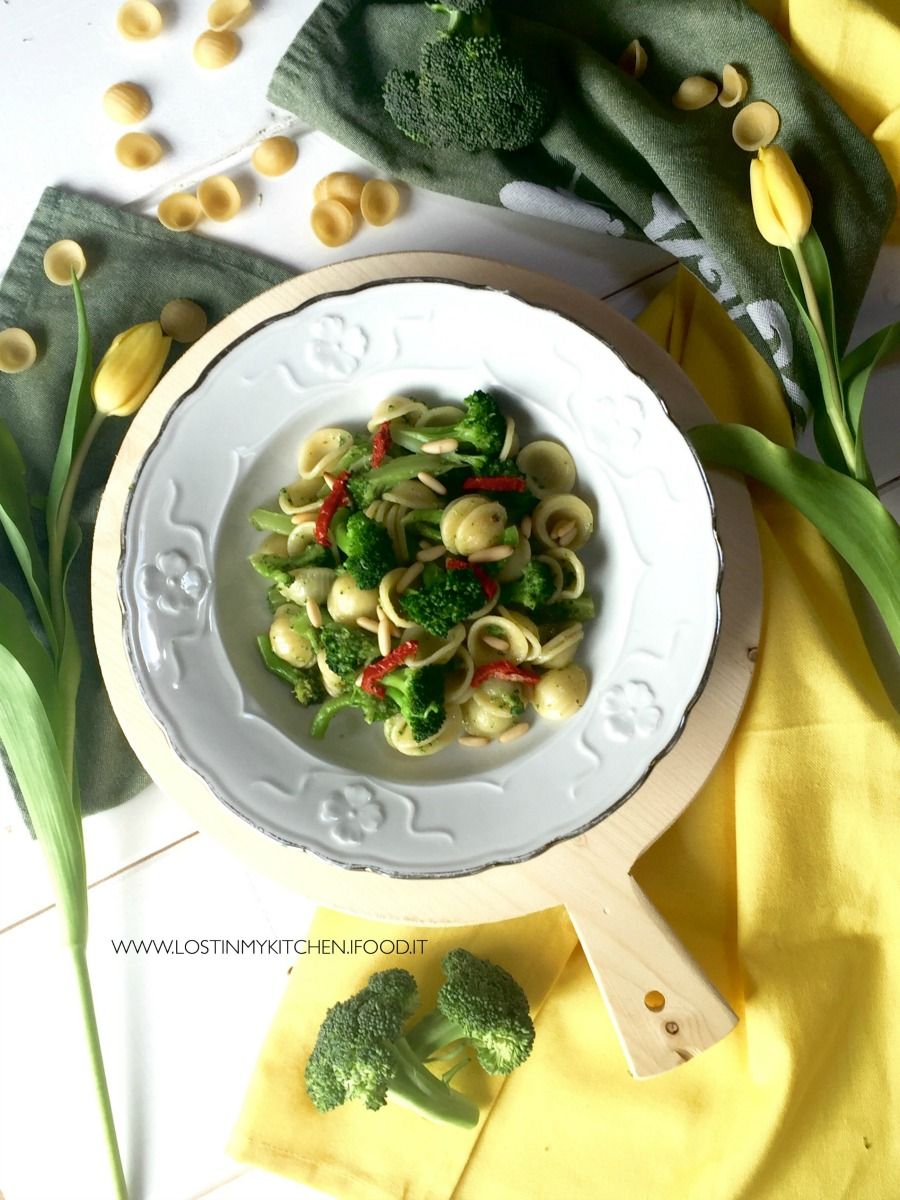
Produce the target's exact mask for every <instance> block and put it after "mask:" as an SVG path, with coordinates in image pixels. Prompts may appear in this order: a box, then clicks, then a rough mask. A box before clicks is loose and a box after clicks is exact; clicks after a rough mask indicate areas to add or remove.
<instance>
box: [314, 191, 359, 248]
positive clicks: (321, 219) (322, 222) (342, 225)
mask: <svg viewBox="0 0 900 1200" xmlns="http://www.w3.org/2000/svg"><path fill="white" fill-rule="evenodd" d="M309 227H310V229H311V230H312V231H313V233H314V234H315V235H316V237H317V238H318V239H319V241H320V242H322V244H323V245H325V246H331V247H334V246H343V245H344V243H345V242H348V241H349V240H350V238H351V237H352V235H353V213H352V212H351V211H350V209H349V208H347V207H346V205H344V204H342V203H341V201H340V200H320V201H319V203H318V204H316V205H315V206H314V207H313V210H312V212H311V213H310V214H309Z"/></svg>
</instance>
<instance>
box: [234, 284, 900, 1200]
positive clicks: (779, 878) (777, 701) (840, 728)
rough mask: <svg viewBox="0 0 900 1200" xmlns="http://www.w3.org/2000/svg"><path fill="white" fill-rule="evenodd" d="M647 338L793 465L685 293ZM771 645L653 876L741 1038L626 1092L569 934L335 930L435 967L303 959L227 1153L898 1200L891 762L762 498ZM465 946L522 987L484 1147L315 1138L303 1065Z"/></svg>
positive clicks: (885, 735) (412, 1195)
mask: <svg viewBox="0 0 900 1200" xmlns="http://www.w3.org/2000/svg"><path fill="white" fill-rule="evenodd" d="M641 323H642V324H643V326H644V328H645V329H646V330H647V331H648V332H649V333H650V334H651V335H652V336H653V337H655V338H656V339H657V340H658V341H659V342H661V343H662V344H663V345H664V346H666V347H667V349H668V350H669V351H670V352H671V353H672V355H673V356H674V357H675V358H676V359H678V360H679V361H680V362H681V363H682V365H683V366H684V368H685V369H686V371H687V372H688V374H689V375H690V376H691V377H692V378H693V379H694V381H695V383H697V385H698V386H699V387H700V390H701V391H702V392H703V394H704V396H705V397H706V399H707V401H708V403H709V404H710V405H711V407H713V408H714V410H715V411H716V414H717V415H718V416H719V417H720V418H721V419H724V420H745V421H748V422H750V423H753V424H756V425H757V426H758V427H759V428H762V429H764V430H765V432H766V433H768V434H769V436H771V437H773V438H777V439H779V440H782V441H787V440H788V439H789V437H790V431H789V429H788V428H787V423H786V418H785V410H784V405H783V403H782V401H781V398H780V396H779V394H778V390H777V385H776V383H775V380H774V377H773V376H772V375H771V374H770V372H769V370H768V368H767V367H766V366H765V364H764V363H763V361H762V360H761V359H760V358H759V357H758V355H757V354H756V352H755V351H754V350H752V349H751V347H750V346H749V344H748V343H747V342H746V341H745V340H744V339H743V337H742V336H741V335H740V333H739V332H738V331H737V330H736V328H735V327H734V326H733V325H732V324H731V322H730V321H729V320H728V318H727V317H726V316H725V314H724V313H723V312H722V310H721V309H720V308H719V307H718V306H717V305H716V303H715V302H714V301H713V300H712V299H711V298H710V297H709V295H708V294H707V293H706V292H705V291H703V290H702V289H701V288H700V287H699V285H697V283H696V282H695V281H694V280H693V278H692V277H691V276H689V275H687V274H686V273H684V272H682V273H681V274H680V275H679V277H678V279H677V280H676V283H675V284H674V285H673V287H671V288H670V289H668V290H667V291H666V292H665V293H663V295H662V296H661V297H659V298H658V299H657V301H655V302H654V304H652V305H651V307H650V309H649V310H648V311H647V312H646V313H645V314H644V317H643V318H642V321H641ZM754 504H755V509H756V513H757V519H758V529H759V537H760V543H761V547H762V553H763V560H764V571H765V606H766V619H765V635H764V640H763V644H762V646H761V647H760V652H759V660H758V667H757V676H756V680H755V683H754V686H753V689H752V691H751V695H750V698H749V701H748V704H747V708H746V711H745V713H744V716H743V718H742V720H741V723H740V725H739V728H738V731H737V733H736V735H735V737H734V739H733V741H732V744H731V746H730V748H729V750H728V752H727V753H726V755H725V757H724V759H723V760H722V762H721V763H720V764H719V766H718V767H717V769H716V771H715V773H714V775H713V776H712V778H711V779H710V780H709V782H708V784H707V786H706V787H705V788H704V789H703V791H702V792H701V794H700V795H699V796H698V798H697V799H696V800H695V802H694V803H693V805H692V806H691V807H690V808H689V809H688V811H687V812H686V813H685V815H684V816H683V817H682V818H681V820H679V821H678V822H677V823H676V824H675V825H674V826H673V828H672V829H671V830H670V831H669V832H668V833H667V834H666V835H665V837H663V838H662V839H661V840H660V842H659V843H657V845H656V846H654V847H653V848H652V850H651V851H650V853H649V854H648V855H647V856H646V857H645V858H644V859H643V860H642V862H641V863H640V864H639V872H638V876H639V879H640V882H641V884H642V886H643V887H644V888H645V889H646V890H647V891H648V893H649V894H650V896H651V897H652V898H653V899H654V901H655V903H656V904H657V905H658V906H659V908H660V910H661V911H662V912H663V913H664V914H665V916H666V917H667V918H668V919H669V920H670V921H671V923H672V924H673V926H674V928H675V930H676V932H677V933H678V934H679V936H680V937H681V938H682V939H683V940H684V942H685V944H686V945H687V946H688V948H689V949H690V950H691V952H692V953H693V954H694V955H695V956H696V958H697V959H698V961H699V962H700V964H701V965H702V966H703V967H704V969H705V970H706V971H707V973H708V974H709V975H710V977H711V978H712V980H713V982H714V983H715V984H716V985H717V986H718V987H719V988H720V990H721V991H723V993H724V994H725V995H726V997H727V998H728V999H729V1001H730V1003H731V1004H732V1005H733V1007H734V1008H735V1009H736V1011H737V1012H738V1014H739V1015H740V1017H741V1021H740V1023H739V1025H738V1027H737V1029H736V1030H735V1032H734V1033H732V1034H731V1035H730V1036H729V1037H728V1038H726V1039H725V1041H723V1042H722V1043H720V1044H719V1045H718V1046H716V1047H715V1048H713V1049H712V1050H710V1051H708V1052H707V1053H706V1054H704V1055H702V1056H700V1057H698V1058H696V1059H694V1060H693V1061H692V1062H691V1063H689V1064H687V1065H686V1066H684V1067H680V1068H679V1069H678V1070H676V1071H673V1072H670V1073H669V1074H667V1075H665V1076H662V1077H659V1078H657V1079H653V1080H649V1081H644V1082H640V1083H638V1082H636V1081H634V1080H633V1079H631V1077H630V1076H629V1075H628V1074H627V1071H626V1069H625V1063H624V1059H623V1057H622V1053H621V1050H620V1048H619V1045H618V1042H617V1041H616V1038H615V1035H614V1033H613V1029H612V1026H611V1023H610V1022H609V1020H608V1018H607V1016H606V1013H605V1011H604V1009H603V1005H602V1001H601V999H600V995H599V993H598V991H597V988H596V985H595V983H594V981H593V979H592V977H591V974H590V971H589V969H588V967H587V964H586V962H585V959H584V956H583V955H582V953H581V951H580V949H579V948H578V947H577V944H576V941H575V938H574V935H573V934H572V931H571V927H570V926H569V923H568V921H567V919H566V917H565V914H564V913H563V912H562V911H561V910H558V909H557V910H553V911H551V912H549V913H543V914H538V915H536V916H533V917H525V918H521V919H520V920H517V921H510V922H503V923H501V924H498V925H485V926H480V927H475V928H466V929H440V930H434V929H427V928H420V929H412V930H411V929H406V928H403V929H397V928H392V927H386V926H382V925H377V924H374V923H370V922H360V921H358V920H354V919H352V918H347V917H341V916H339V915H337V914H334V913H329V912H324V911H323V912H321V913H319V915H318V916H317V918H316V921H315V924H314V928H313V933H312V935H311V936H312V937H316V938H321V937H337V938H340V937H343V936H356V937H366V936H371V937H379V936H387V937H395V936H402V937H406V938H413V937H425V938H428V939H429V943H428V949H427V954H426V956H425V957H423V958H422V959H395V960H371V959H360V958H358V957H357V958H321V959H314V958H309V959H305V960H303V962H302V963H301V964H299V965H298V966H297V967H296V968H295V970H294V972H293V974H292V976H291V980H290V984H289V986H288V989H287V992H286V995H285V997H284V1000H283V1003H282V1005H281V1007H280V1009H279V1011H278V1013H277V1015H276V1018H275V1020H274V1022H273V1025H272V1028H271V1030H270V1032H269V1035H268V1037H267V1039H266V1043H265V1046H264V1048H263V1051H262V1055H261V1058H260V1061H259V1064H258V1066H257V1069H256V1072H255V1074H254V1077H253V1080H252V1082H251V1085H250V1089H249V1091H248V1094H247V1098H246V1102H245V1104H244V1108H243V1111H242V1113H241V1115H240V1118H239V1121H238V1124H237V1127H236V1129H235V1130H234V1133H233V1135H232V1138H231V1142H230V1146H229V1149H230V1152H231V1153H232V1154H233V1155H234V1156H235V1157H236V1158H238V1159H240V1160H241V1161H243V1162H247V1163H252V1164H255V1165H258V1166H262V1167H266V1168H269V1169H271V1170H275V1171H279V1172H281V1173H282V1174H285V1175H288V1176H289V1177H291V1178H294V1179H297V1180H302V1181H304V1182H307V1183H309V1184H311V1185H313V1186H315V1187H318V1188H321V1189H323V1190H324V1191H326V1192H329V1193H332V1194H333V1195H335V1196H338V1197H341V1198H342V1200H345V1198H346V1200H397V1198H399V1197H402V1198H403V1200H450V1198H451V1197H452V1198H453V1200H486V1198H487V1197H490V1200H513V1198H515V1200H520V1198H521V1197H529V1198H531V1197H535V1198H538V1200H544V1198H547V1200H557V1198H558V1200H643V1198H645V1197H647V1198H650V1197H652V1198H653V1200H784V1197H786V1196H791V1197H793V1198H796V1200H823V1198H825V1197H827V1198H828V1200H839V1198H842V1197H848V1198H850V1197H852V1198H853V1200H892V1197H894V1196H897V1195H900V1183H898V1180H900V1141H898V1139H897V1137H896V1131H895V1127H894V1121H895V1111H894V1108H895V1103H896V1096H897V1094H898V1093H900V1006H898V1005H897V1004H896V1003H895V998H896V996H897V995H900V937H898V930H900V872H898V871H897V868H896V864H897V863H898V862H900V822H898V820H897V801H898V795H897V793H898V788H897V782H898V778H900V739H898V737H897V724H896V719H895V715H894V713H893V710H892V709H891V707H890V704H889V702H888V701H887V699H886V697H885V696H884V694H883V692H882V690H881V687H880V684H879V682H878V680H877V678H876V676H875V673H874V671H873V669H872V666H871V663H870V661H869V659H868V656H867V653H866V650H865V648H864V646H863V644H862V641H861V638H860V635H859V633H858V631H857V628H856V625H855V623H854V619H853V616H852V613H851V611H850V608H849V605H848V601H847V598H846V593H845V591H844V586H843V581H842V577H841V574H840V571H839V569H838V567H837V565H836V563H835V561H834V559H833V558H832V556H831V554H830V552H829V551H828V549H827V548H826V547H825V545H824V544H823V542H822V541H821V539H820V538H819V537H818V535H817V534H816V533H815V531H814V530H813V529H812V527H811V526H809V525H808V524H806V522H805V521H804V520H803V519H802V518H801V517H799V516H798V515H797V514H796V513H794V511H793V510H792V509H790V508H789V507H788V506H787V505H785V504H783V503H782V502H781V501H779V500H777V499H776V498H775V497H773V496H772V495H771V494H768V493H766V492H765V491H764V490H763V489H754ZM459 944H465V945H468V946H470V947H471V948H472V949H473V950H474V951H475V952H476V953H480V954H483V955H485V956H486V957H489V958H493V959H495V960H496V961H499V962H500V963H502V964H503V965H504V966H506V967H507V968H508V969H510V970H512V971H513V972H514V973H515V974H516V975H517V976H519V978H521V979H522V981H523V983H524V984H525V987H526V990H527V991H528V993H529V997H530V999H531V1001H532V1003H533V1004H535V1005H536V1006H539V1007H538V1012H537V1020H536V1024H537V1040H536V1045H535V1050H534V1053H533V1055H532V1058H531V1059H530V1060H529V1062H528V1063H527V1064H526V1065H525V1066H524V1067H523V1068H522V1069H521V1070H520V1071H518V1072H517V1073H515V1074H513V1075H512V1076H510V1078H509V1079H507V1080H506V1081H502V1083H501V1081H491V1083H490V1084H489V1085H486V1084H485V1083H484V1081H481V1080H478V1079H477V1078H476V1079H475V1081H474V1083H473V1081H469V1082H468V1083H467V1082H466V1075H467V1074H468V1072H463V1073H462V1074H461V1075H459V1076H458V1077H457V1079H456V1080H455V1081H454V1083H455V1084H456V1085H460V1086H462V1087H463V1089H466V1088H467V1087H473V1086H474V1088H475V1090H474V1092H473V1093H471V1094H473V1095H474V1096H475V1097H476V1098H477V1099H479V1101H480V1102H481V1103H482V1105H483V1106H484V1108H485V1113H486V1115H485V1117H484V1118H483V1119H482V1123H481V1125H480V1126H479V1128H478V1129H477V1130H475V1131H473V1132H472V1133H464V1132H461V1131H457V1130H455V1129H453V1130H451V1129H442V1128H440V1127H438V1126H432V1125H431V1124H429V1123H428V1122H426V1121H423V1120H422V1119H420V1118H417V1117H415V1116H413V1115H412V1114H409V1113H407V1112H404V1111H397V1112H394V1111H387V1110H384V1111H382V1112H379V1113H376V1114H373V1113H369V1112H367V1111H365V1110H364V1109H363V1108H362V1107H361V1106H347V1107H345V1108H343V1109H341V1110H339V1111H337V1112H335V1113H331V1114H328V1115H325V1116H323V1115H321V1114H318V1113H316V1112H315V1110H314V1109H313V1108H312V1107H311V1105H310V1104H309V1101H308V1100H307V1098H306V1096H305V1093H304V1089H303V1078H302V1072H303V1066H304V1064H305V1060H306V1057H307V1055H308V1053H309V1050H310V1048H311V1045H312V1042H313V1040H314V1038H315V1034H316V1030H317V1028H318V1024H319V1022H320V1020H321V1018H322V1016H323V1015H324V1012H325V1010H326V1008H327V1007H328V1006H329V1005H330V1004H332V1003H333V1002H334V1001H335V1000H337V999H340V998H343V997H344V996H347V995H350V994H351V993H352V992H353V991H355V990H356V989H357V988H358V987H359V986H361V984H362V983H363V982H364V980H365V979H366V978H367V977H368V974H369V973H370V972H371V971H372V970H374V969H376V968H380V967H383V966H386V965H396V964H397V963H398V962H399V963H400V964H402V965H406V966H412V969H413V970H414V972H415V973H416V974H417V976H418V977H419V979H420V983H421V984H422V986H423V991H424V993H425V998H426V1002H428V1001H429V1000H430V997H431V996H432V995H433V992H434V988H435V986H436V983H437V981H438V979H439V977H440V970H439V963H440V958H441V955H442V953H443V951H444V949H446V948H447V947H449V946H452V945H459Z"/></svg>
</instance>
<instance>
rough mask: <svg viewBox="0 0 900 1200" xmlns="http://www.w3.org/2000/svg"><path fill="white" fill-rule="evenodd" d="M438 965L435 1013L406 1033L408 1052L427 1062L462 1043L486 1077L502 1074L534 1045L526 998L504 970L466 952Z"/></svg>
mask: <svg viewBox="0 0 900 1200" xmlns="http://www.w3.org/2000/svg"><path fill="white" fill-rule="evenodd" d="M443 966H444V974H445V976H446V982H445V983H444V984H443V985H442V986H441V988H440V989H439V991H438V994H437V1005H436V1008H435V1010H434V1012H432V1013H429V1014H428V1015H427V1016H425V1017H423V1018H422V1019H421V1020H420V1021H418V1022H417V1023H416V1024H415V1025H414V1026H413V1027H412V1029H410V1030H409V1032H408V1033H407V1035H406V1036H407V1041H408V1043H409V1046H410V1049H411V1050H412V1051H413V1053H414V1054H415V1055H417V1056H418V1057H420V1058H423V1059H428V1058H429V1057H430V1056H431V1055H433V1054H434V1053H435V1052H436V1051H438V1050H440V1049H441V1048H442V1047H444V1046H449V1045H450V1044H451V1043H454V1042H460V1041H462V1042H464V1043H467V1044H468V1045H470V1046H472V1047H473V1048H474V1050H475V1054H476V1056H477V1058H478V1061H479V1063H480V1064H481V1066H482V1067H483V1068H484V1069H485V1071H487V1072H488V1074H490V1075H508V1074H509V1073H510V1072H511V1071H514V1070H515V1069H516V1067H518V1066H521V1064H522V1063H523V1062H524V1061H525V1059H526V1058H528V1056H529V1054H530V1053H531V1048H532V1046H533V1044H534V1024H533V1023H532V1020H531V1016H530V1015H529V1012H528V997H527V996H526V995H525V993H524V992H523V991H522V988H521V987H520V986H519V984H518V983H517V982H516V980H515V979H513V977H512V975H510V973H509V972H508V971H505V970H504V969H503V968H502V967H498V966H495V964H494V963H492V962H488V960H487V959H483V958H476V957H475V955H474V954H470V953H469V951H468V950H463V949H462V948H459V949H456V950H451V951H450V952H449V953H448V954H446V955H445V956H444V963H443Z"/></svg>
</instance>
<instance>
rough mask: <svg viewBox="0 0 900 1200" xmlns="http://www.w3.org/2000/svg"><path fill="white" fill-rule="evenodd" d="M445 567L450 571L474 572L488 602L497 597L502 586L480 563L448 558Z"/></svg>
mask: <svg viewBox="0 0 900 1200" xmlns="http://www.w3.org/2000/svg"><path fill="white" fill-rule="evenodd" d="M444 566H445V567H446V568H447V570H448V571H472V572H473V574H474V575H475V578H476V579H477V580H478V582H479V583H480V584H481V590H482V591H483V592H484V594H485V596H486V597H487V599H488V600H493V598H494V597H495V596H496V595H497V590H498V588H499V587H500V585H499V584H498V583H497V580H496V579H494V578H493V577H492V576H491V575H488V573H487V571H486V570H485V569H484V567H483V566H481V564H480V563H470V562H469V560H468V559H466V558H448V559H447V560H446V561H445V562H444Z"/></svg>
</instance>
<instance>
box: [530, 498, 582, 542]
mask: <svg viewBox="0 0 900 1200" xmlns="http://www.w3.org/2000/svg"><path fill="white" fill-rule="evenodd" d="M531 520H532V532H533V536H534V537H535V538H536V539H537V540H538V541H539V542H540V543H541V545H542V546H546V547H548V549H552V550H555V549H556V548H557V546H559V545H560V544H561V540H557V538H556V537H554V532H555V531H557V530H558V529H559V528H560V527H561V526H563V525H565V524H567V523H569V522H571V523H572V524H571V530H570V532H571V537H569V536H568V533H567V534H566V535H565V536H566V539H567V540H566V546H567V548H568V549H569V550H577V549H578V548H579V547H580V546H583V545H584V543H585V542H586V541H587V540H588V538H589V537H590V536H591V534H592V533H593V532H594V516H593V513H592V512H591V510H590V509H589V508H588V506H587V505H586V504H585V502H584V501H583V500H580V499H579V498H578V496H561V495H558V494H556V495H553V496H545V497H544V499H543V500H541V501H540V502H539V504H538V505H537V507H536V508H535V510H534V512H533V513H532V514H531Z"/></svg>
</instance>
